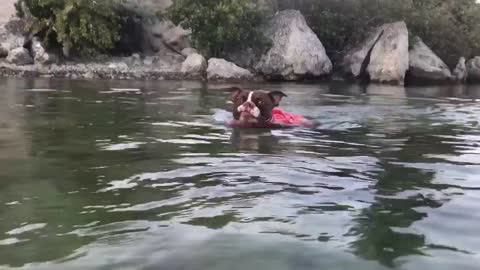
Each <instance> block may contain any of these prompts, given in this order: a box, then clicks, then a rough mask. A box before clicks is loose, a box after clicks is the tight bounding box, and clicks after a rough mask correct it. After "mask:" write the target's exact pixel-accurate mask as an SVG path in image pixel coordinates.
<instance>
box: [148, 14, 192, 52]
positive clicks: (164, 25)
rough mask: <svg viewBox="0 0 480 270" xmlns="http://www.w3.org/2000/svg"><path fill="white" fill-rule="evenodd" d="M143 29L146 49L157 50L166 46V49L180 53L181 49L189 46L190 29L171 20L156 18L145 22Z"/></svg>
mask: <svg viewBox="0 0 480 270" xmlns="http://www.w3.org/2000/svg"><path fill="white" fill-rule="evenodd" d="M144 29H145V34H144V35H145V42H146V44H145V46H146V49H147V50H152V51H153V52H158V51H160V50H161V49H162V48H163V47H164V46H166V47H167V48H168V49H171V50H173V51H175V52H178V53H181V51H182V50H183V49H185V48H188V47H190V31H188V30H185V29H183V28H182V27H180V26H177V25H175V24H173V23H172V22H171V21H167V20H164V21H160V20H156V21H154V22H152V23H150V24H145V25H144Z"/></svg>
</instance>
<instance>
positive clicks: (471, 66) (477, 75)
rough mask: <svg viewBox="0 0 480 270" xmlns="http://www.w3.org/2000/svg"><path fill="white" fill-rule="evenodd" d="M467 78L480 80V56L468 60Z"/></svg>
mask: <svg viewBox="0 0 480 270" xmlns="http://www.w3.org/2000/svg"><path fill="white" fill-rule="evenodd" d="M467 79H468V81H469V82H475V83H477V82H480V56H475V57H474V58H472V59H470V60H468V62H467Z"/></svg>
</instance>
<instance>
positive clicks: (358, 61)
mask: <svg viewBox="0 0 480 270" xmlns="http://www.w3.org/2000/svg"><path fill="white" fill-rule="evenodd" d="M382 34H383V27H379V28H377V29H375V30H374V31H372V32H371V33H370V34H369V35H368V37H367V39H366V40H365V41H364V42H363V43H360V44H359V45H357V46H356V47H354V48H353V49H351V50H349V51H348V52H347V53H346V54H345V56H344V58H343V63H342V68H343V71H344V73H345V75H346V76H347V77H352V78H360V77H362V76H364V75H365V72H366V69H367V66H368V64H369V60H370V54H371V52H372V50H373V46H375V44H377V42H378V40H379V39H380V37H381V36H382Z"/></svg>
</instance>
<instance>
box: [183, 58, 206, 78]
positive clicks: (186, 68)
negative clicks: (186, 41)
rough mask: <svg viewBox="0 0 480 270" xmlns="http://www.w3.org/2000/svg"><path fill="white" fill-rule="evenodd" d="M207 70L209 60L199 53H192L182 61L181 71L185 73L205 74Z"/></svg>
mask: <svg viewBox="0 0 480 270" xmlns="http://www.w3.org/2000/svg"><path fill="white" fill-rule="evenodd" d="M206 71H207V60H206V59H205V57H203V56H202V55H200V54H198V53H194V54H191V55H189V56H188V57H187V59H185V61H184V62H183V63H182V68H181V72H182V73H184V74H195V75H197V74H205V72H206Z"/></svg>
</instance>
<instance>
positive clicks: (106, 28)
mask: <svg viewBox="0 0 480 270" xmlns="http://www.w3.org/2000/svg"><path fill="white" fill-rule="evenodd" d="M120 1H121V0H108V1H107V0H96V1H92V0H20V1H19V3H17V10H19V9H20V10H21V6H22V4H21V3H20V2H23V3H24V5H25V6H26V8H27V10H28V13H29V15H31V16H32V17H33V18H34V22H33V24H32V25H31V29H30V30H31V32H33V33H34V34H37V35H39V36H41V37H43V38H44V39H45V40H46V41H47V43H48V45H50V46H55V45H60V46H63V47H67V48H70V49H71V50H72V51H73V52H78V53H79V54H81V55H84V56H86V55H93V54H96V53H99V52H106V51H108V50H110V49H113V48H114V46H115V44H116V42H117V41H119V39H120V30H121V16H120V13H119V12H120V10H119V7H120V5H119V3H120ZM17 13H20V14H22V13H26V12H17ZM52 43H54V44H52Z"/></svg>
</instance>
